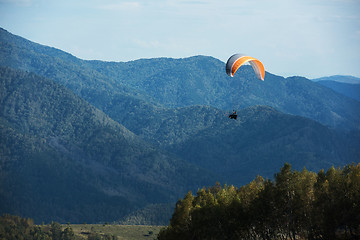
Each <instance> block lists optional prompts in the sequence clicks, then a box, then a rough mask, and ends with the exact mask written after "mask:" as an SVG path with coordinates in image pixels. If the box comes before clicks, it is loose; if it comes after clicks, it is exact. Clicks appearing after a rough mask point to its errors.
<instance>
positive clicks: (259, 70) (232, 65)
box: [226, 53, 265, 81]
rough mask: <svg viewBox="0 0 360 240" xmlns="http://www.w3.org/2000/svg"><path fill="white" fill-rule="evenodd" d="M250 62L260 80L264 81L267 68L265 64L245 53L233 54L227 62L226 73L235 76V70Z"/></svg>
mask: <svg viewBox="0 0 360 240" xmlns="http://www.w3.org/2000/svg"><path fill="white" fill-rule="evenodd" d="M247 62H248V63H250V64H251V66H252V68H253V69H254V71H255V74H256V76H257V78H258V79H259V80H262V81H264V78H265V68H264V65H263V64H262V63H261V62H260V61H259V60H258V59H256V58H253V57H250V56H247V55H245V54H240V53H237V54H234V55H232V56H231V57H230V58H229V59H228V61H227V63H226V73H227V75H229V76H230V77H233V76H234V74H235V72H236V71H237V70H238V69H239V68H240V67H241V66H242V65H243V64H245V63H247Z"/></svg>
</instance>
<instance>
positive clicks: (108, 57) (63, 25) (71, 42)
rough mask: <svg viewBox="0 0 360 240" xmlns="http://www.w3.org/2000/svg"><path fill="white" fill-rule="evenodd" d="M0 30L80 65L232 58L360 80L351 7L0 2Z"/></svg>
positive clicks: (313, 1) (252, 0) (359, 16)
mask: <svg viewBox="0 0 360 240" xmlns="http://www.w3.org/2000/svg"><path fill="white" fill-rule="evenodd" d="M0 26H1V27H2V28H5V29H6V30H8V31H9V32H11V33H13V34H16V35H19V36H22V37H24V38H27V39H29V40H31V41H34V42H37V43H41V44H43V45H48V46H52V47H55V48H59V49H61V50H64V51H66V52H69V53H71V54H73V55H75V56H77V57H79V58H81V59H97V60H105V61H130V60H135V59H140V58H155V57H172V58H183V57H189V56H194V55H206V56H213V57H215V58H218V59H220V60H221V61H223V62H226V60H227V58H228V57H230V56H231V55H232V54H233V53H238V52H239V53H245V54H248V55H250V56H253V57H256V58H258V59H260V60H261V61H262V62H263V63H264V65H265V68H266V70H267V71H268V72H271V73H273V74H276V75H281V76H285V77H287V76H294V75H298V76H304V77H308V78H316V77H323V76H329V75H336V74H341V75H353V76H356V77H360V1H359V0H137V1H131V0H125V1H120V0H56V1H54V0H0ZM224 71H225V70H224Z"/></svg>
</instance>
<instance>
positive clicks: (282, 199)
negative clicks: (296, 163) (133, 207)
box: [158, 164, 360, 240]
mask: <svg viewBox="0 0 360 240" xmlns="http://www.w3.org/2000/svg"><path fill="white" fill-rule="evenodd" d="M158 239H160V240H162V239H254V240H255V239H264V240H265V239H292V240H295V239H329V240H330V239H331V240H333V239H360V164H358V165H355V164H352V165H348V166H345V167H344V168H342V169H340V168H338V169H335V168H334V167H332V168H330V169H328V170H327V171H326V172H325V171H323V170H321V171H320V172H319V173H317V174H316V173H314V172H310V171H308V170H306V169H304V170H302V171H301V172H300V171H294V170H292V169H291V165H290V164H285V165H284V166H283V167H282V169H281V171H280V172H279V173H277V174H275V178H274V180H273V181H271V180H265V179H264V178H262V177H261V176H258V177H257V178H256V179H255V180H253V181H252V182H250V183H249V184H248V185H245V186H242V187H240V188H236V187H234V186H226V185H225V186H223V187H222V186H220V184H218V183H217V184H216V185H215V186H213V187H209V188H203V189H201V190H199V191H198V192H197V195H196V196H194V195H192V193H191V192H189V193H188V194H187V195H186V196H185V198H184V199H182V200H180V201H178V202H177V204H176V208H175V210H174V213H173V216H172V218H171V220H170V225H169V226H168V227H167V228H165V229H163V230H162V231H161V232H160V233H159V236H158Z"/></svg>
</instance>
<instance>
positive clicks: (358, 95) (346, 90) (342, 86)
mask: <svg viewBox="0 0 360 240" xmlns="http://www.w3.org/2000/svg"><path fill="white" fill-rule="evenodd" d="M318 83H319V84H321V85H323V86H325V87H328V88H331V89H332V90H334V91H335V92H338V93H341V94H343V95H345V96H348V97H351V98H353V99H355V100H358V101H360V84H355V83H342V82H337V81H327V80H323V81H319V82H318Z"/></svg>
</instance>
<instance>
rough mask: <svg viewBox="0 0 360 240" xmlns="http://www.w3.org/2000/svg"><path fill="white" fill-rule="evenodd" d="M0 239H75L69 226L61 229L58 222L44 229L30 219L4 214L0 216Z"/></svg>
mask: <svg viewBox="0 0 360 240" xmlns="http://www.w3.org/2000/svg"><path fill="white" fill-rule="evenodd" d="M0 239H1V240H5V239H14V240H15V239H16V240H76V239H79V238H77V237H76V236H75V234H74V233H73V231H72V229H71V227H69V226H68V227H66V228H65V229H64V230H63V229H62V227H61V225H60V224H59V223H56V222H53V223H51V225H50V226H49V227H47V228H46V229H44V230H43V229H42V228H41V227H39V226H36V225H34V221H33V220H32V219H29V218H28V219H25V218H21V217H18V216H12V215H9V214H4V215H3V216H1V217H0Z"/></svg>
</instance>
